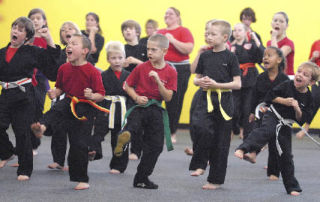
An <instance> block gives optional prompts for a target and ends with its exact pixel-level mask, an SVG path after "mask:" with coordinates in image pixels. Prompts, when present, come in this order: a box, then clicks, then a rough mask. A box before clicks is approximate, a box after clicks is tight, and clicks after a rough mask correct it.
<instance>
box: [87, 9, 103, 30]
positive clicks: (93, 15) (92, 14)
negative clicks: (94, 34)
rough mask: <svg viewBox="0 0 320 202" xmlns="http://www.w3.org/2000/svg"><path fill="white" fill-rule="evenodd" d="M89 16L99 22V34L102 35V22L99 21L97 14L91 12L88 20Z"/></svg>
mask: <svg viewBox="0 0 320 202" xmlns="http://www.w3.org/2000/svg"><path fill="white" fill-rule="evenodd" d="M89 15H91V16H92V17H93V18H94V19H95V20H96V22H97V24H98V33H99V34H102V30H101V27H100V23H99V22H100V20H99V16H98V15H97V14H96V13H94V12H89V13H87V15H86V19H87V17H88V16H89Z"/></svg>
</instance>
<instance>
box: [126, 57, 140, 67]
mask: <svg viewBox="0 0 320 202" xmlns="http://www.w3.org/2000/svg"><path fill="white" fill-rule="evenodd" d="M126 63H127V64H128V65H130V64H137V65H139V64H141V63H143V61H141V60H139V59H137V58H135V57H132V56H129V57H127V58H126Z"/></svg>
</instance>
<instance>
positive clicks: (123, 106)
mask: <svg viewBox="0 0 320 202" xmlns="http://www.w3.org/2000/svg"><path fill="white" fill-rule="evenodd" d="M104 99H105V100H108V101H111V105H110V109H109V110H110V113H109V128H112V129H113V128H114V117H115V113H116V103H117V102H120V104H121V123H123V121H124V117H125V115H126V112H127V108H126V99H127V98H126V97H124V96H120V95H112V96H111V95H107V96H105V97H104Z"/></svg>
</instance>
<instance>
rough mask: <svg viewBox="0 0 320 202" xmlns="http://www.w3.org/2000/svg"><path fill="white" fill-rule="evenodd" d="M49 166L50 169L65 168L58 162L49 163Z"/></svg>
mask: <svg viewBox="0 0 320 202" xmlns="http://www.w3.org/2000/svg"><path fill="white" fill-rule="evenodd" d="M48 168H50V169H58V170H63V168H64V167H62V166H60V165H59V164H58V163H56V162H54V163H51V164H49V165H48Z"/></svg>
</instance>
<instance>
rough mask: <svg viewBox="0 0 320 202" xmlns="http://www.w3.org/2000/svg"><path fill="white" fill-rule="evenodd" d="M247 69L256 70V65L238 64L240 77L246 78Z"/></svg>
mask: <svg viewBox="0 0 320 202" xmlns="http://www.w3.org/2000/svg"><path fill="white" fill-rule="evenodd" d="M249 68H256V65H255V64H254V63H244V64H240V69H242V70H243V72H242V75H243V76H246V75H247V74H248V69H249Z"/></svg>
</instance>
